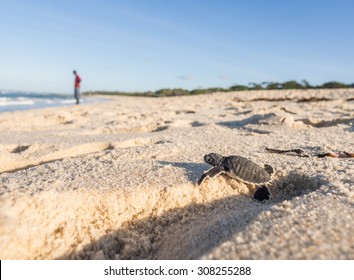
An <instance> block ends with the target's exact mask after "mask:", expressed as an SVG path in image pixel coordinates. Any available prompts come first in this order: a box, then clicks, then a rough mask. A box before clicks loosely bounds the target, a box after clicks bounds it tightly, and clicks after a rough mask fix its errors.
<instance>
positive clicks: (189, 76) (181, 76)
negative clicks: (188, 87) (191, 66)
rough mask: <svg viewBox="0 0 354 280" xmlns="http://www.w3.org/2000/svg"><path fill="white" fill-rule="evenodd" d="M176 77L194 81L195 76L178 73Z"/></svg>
mask: <svg viewBox="0 0 354 280" xmlns="http://www.w3.org/2000/svg"><path fill="white" fill-rule="evenodd" d="M177 79H179V80H182V81H194V80H195V78H194V77H193V76H192V75H180V76H177Z"/></svg>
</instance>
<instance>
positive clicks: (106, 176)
mask: <svg viewBox="0 0 354 280" xmlns="http://www.w3.org/2000/svg"><path fill="white" fill-rule="evenodd" d="M353 96H354V90H351V89H348V90H306V91H253V92H235V93H215V94H209V95H202V96H190V97H187V96H181V97H172V98H137V97H116V98H113V100H112V101H109V102H106V103H101V104H95V105H83V106H70V107H65V108H51V109H42V110H31V111H24V112H11V113H2V114H0V130H1V137H0V155H1V162H0V173H1V174H0V208H1V211H0V252H1V253H0V257H1V258H2V259H197V258H202V259H222V258H225V259H288V258H290V259H352V258H353V257H354V246H353V244H354V236H353V234H352V232H353V229H354V224H353V218H354V214H353V205H354V203H353V199H354V197H353V185H354V184H353V182H354V170H353V167H354V163H353V159H338V158H316V157H309V158H302V157H296V156H293V155H278V154H271V153H268V152H267V151H266V150H265V147H271V148H278V149H290V148H301V149H303V150H305V151H306V153H308V154H315V153H318V152H327V151H344V150H345V151H349V152H350V151H351V152H353V151H354V143H353V140H352V138H353V137H352V134H353V132H354V130H353V127H354V126H353V125H354V122H353V120H354V113H353V112H354V110H353V109H354V103H353V101H352V100H350V99H351V98H352V97H353ZM208 152H218V153H221V154H225V155H232V154H235V155H242V156H245V157H248V158H250V159H251V160H253V161H254V162H257V163H258V164H260V165H262V164H265V163H267V164H271V165H272V166H273V167H274V168H275V169H276V174H275V178H274V183H273V185H272V193H273V199H272V200H271V201H269V202H267V203H257V202H255V201H253V200H252V194H253V192H254V188H252V186H247V185H244V184H242V183H239V182H236V181H234V180H229V179H227V178H224V177H218V178H215V179H213V180H209V181H208V182H206V183H205V184H203V185H201V186H197V185H196V184H195V182H196V181H197V179H198V178H199V176H200V175H201V174H202V173H203V172H204V171H205V170H207V169H208V168H209V167H208V166H207V165H206V164H205V163H203V161H202V157H203V155H204V154H206V153H208Z"/></svg>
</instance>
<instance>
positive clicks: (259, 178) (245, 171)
mask: <svg viewBox="0 0 354 280" xmlns="http://www.w3.org/2000/svg"><path fill="white" fill-rule="evenodd" d="M220 164H221V165H222V166H223V167H224V169H225V172H226V174H227V175H228V176H230V177H232V178H236V179H241V180H242V181H245V182H246V183H253V184H261V183H267V182H269V181H271V179H272V178H271V176H270V174H269V173H268V172H267V171H266V170H265V169H263V168H262V167H260V166H259V165H257V164H255V163H254V162H253V161H250V160H249V159H247V158H244V157H240V156H229V157H225V158H224V159H223V160H222V162H220Z"/></svg>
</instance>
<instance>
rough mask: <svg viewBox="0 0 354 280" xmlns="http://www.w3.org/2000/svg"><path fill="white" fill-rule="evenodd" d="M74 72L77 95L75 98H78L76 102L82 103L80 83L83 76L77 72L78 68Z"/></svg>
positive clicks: (75, 92) (75, 93)
mask: <svg viewBox="0 0 354 280" xmlns="http://www.w3.org/2000/svg"><path fill="white" fill-rule="evenodd" d="M73 73H74V75H75V86H74V88H75V89H74V95H75V98H76V104H79V103H80V83H81V78H80V76H79V75H78V74H77V72H76V70H74V71H73Z"/></svg>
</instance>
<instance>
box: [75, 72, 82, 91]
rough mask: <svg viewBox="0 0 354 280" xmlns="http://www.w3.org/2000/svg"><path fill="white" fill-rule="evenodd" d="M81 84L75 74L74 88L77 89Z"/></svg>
mask: <svg viewBox="0 0 354 280" xmlns="http://www.w3.org/2000/svg"><path fill="white" fill-rule="evenodd" d="M80 83H81V78H80V76H79V75H77V74H76V76H75V88H79V87H80Z"/></svg>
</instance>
